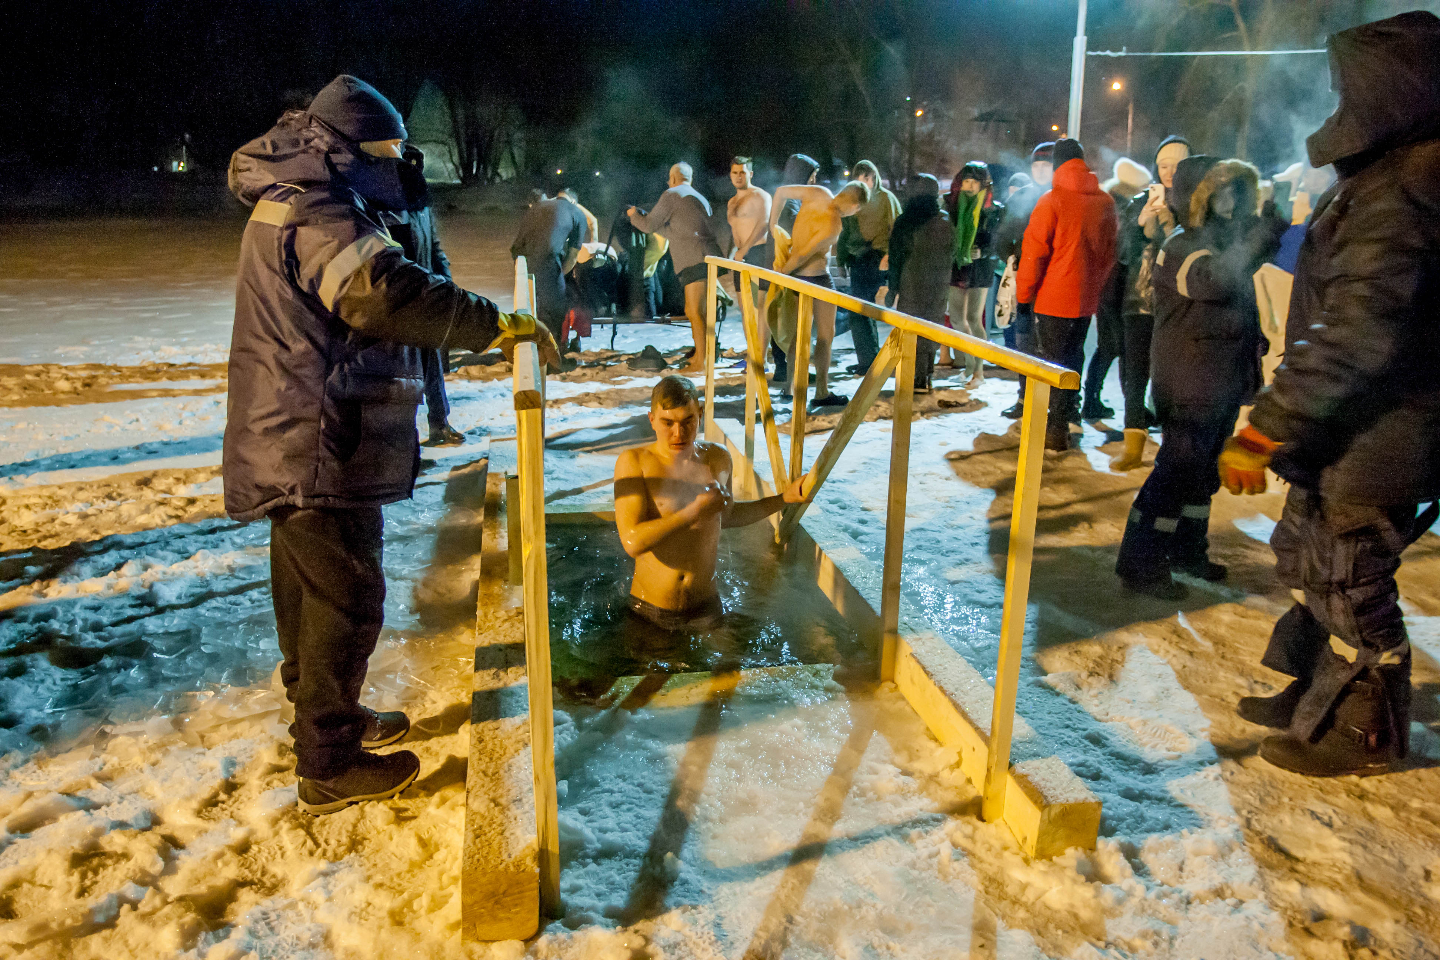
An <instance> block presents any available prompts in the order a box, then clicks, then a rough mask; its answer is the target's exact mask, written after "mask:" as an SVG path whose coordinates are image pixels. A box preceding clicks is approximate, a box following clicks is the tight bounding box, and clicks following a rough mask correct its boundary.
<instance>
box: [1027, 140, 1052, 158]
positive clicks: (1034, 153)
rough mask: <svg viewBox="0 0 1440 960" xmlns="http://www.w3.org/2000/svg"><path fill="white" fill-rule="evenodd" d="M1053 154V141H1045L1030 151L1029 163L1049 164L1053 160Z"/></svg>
mask: <svg viewBox="0 0 1440 960" xmlns="http://www.w3.org/2000/svg"><path fill="white" fill-rule="evenodd" d="M1054 153H1055V141H1053V140H1046V141H1045V142H1044V143H1038V144H1036V145H1035V149H1034V150H1031V151H1030V162H1031V163H1041V162H1046V163H1049V162H1051V161H1052V160H1053V158H1054Z"/></svg>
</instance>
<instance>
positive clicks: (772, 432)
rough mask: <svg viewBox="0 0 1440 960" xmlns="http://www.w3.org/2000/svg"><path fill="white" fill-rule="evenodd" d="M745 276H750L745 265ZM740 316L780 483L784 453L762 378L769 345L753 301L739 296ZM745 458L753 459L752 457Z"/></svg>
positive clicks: (773, 466)
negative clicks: (761, 340) (756, 314)
mask: <svg viewBox="0 0 1440 960" xmlns="http://www.w3.org/2000/svg"><path fill="white" fill-rule="evenodd" d="M746 275H747V276H749V271H748V265H747V271H746ZM740 317H741V320H742V322H743V323H744V324H745V355H746V358H747V363H746V370H747V373H748V375H749V376H750V377H751V378H753V379H754V381H755V388H756V394H755V399H756V400H758V401H759V406H760V423H761V426H762V428H763V429H764V431H765V448H766V451H767V452H768V454H769V456H770V476H771V477H772V478H774V480H775V482H776V483H780V482H781V481H782V480H783V479H784V477H785V476H786V469H785V454H784V453H783V452H782V451H781V449H780V431H779V429H778V428H777V427H776V426H775V410H774V408H773V407H772V406H771V404H770V388H769V386H768V385H767V384H766V381H765V351H766V350H767V349H768V348H769V346H770V345H769V344H768V343H760V342H759V340H760V326H759V323H760V321H759V320H758V319H757V318H756V316H755V304H754V301H753V300H744V299H742V302H741V304H740ZM747 459H749V460H750V461H751V462H752V463H753V462H754V458H753V457H747Z"/></svg>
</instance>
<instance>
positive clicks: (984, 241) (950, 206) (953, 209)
mask: <svg viewBox="0 0 1440 960" xmlns="http://www.w3.org/2000/svg"><path fill="white" fill-rule="evenodd" d="M959 206H960V179H959V177H956V179H955V181H954V185H953V186H952V187H951V188H950V193H949V194H948V195H947V196H946V197H945V213H946V214H947V215H948V216H949V218H950V222H951V223H952V224H955V225H956V229H957V230H958V229H959V224H958V221H957V220H956V219H955V217H956V214H957V211H958V208H959ZM972 216H973V214H972ZM1004 220H1005V204H1003V203H1000V202H998V201H997V200H996V199H995V196H994V193H993V191H992V190H991V188H990V185H989V184H986V186H985V189H984V190H982V191H980V218H979V221H978V222H977V223H976V225H975V241H974V243H973V244H972V245H973V246H976V247H979V248H980V256H979V257H977V258H976V259H974V260H972V261H970V262H969V263H967V264H965V265H964V266H960V265H959V264H957V263H951V264H950V283H951V284H952V285H953V286H957V287H989V286H990V281H992V280H994V279H995V263H996V261H995V256H994V254H995V246H996V240H997V237H998V234H999V232H1000V224H1001V223H1003V222H1004ZM1003 268H1004V265H1003V263H1002V265H1001V269H1003Z"/></svg>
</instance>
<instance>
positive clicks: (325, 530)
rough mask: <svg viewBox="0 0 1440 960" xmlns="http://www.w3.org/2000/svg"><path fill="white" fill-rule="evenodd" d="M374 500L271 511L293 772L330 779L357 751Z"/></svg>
mask: <svg viewBox="0 0 1440 960" xmlns="http://www.w3.org/2000/svg"><path fill="white" fill-rule="evenodd" d="M383 536H384V521H383V519H382V518H381V515H380V508H379V507H361V508H357V509H349V510H332V509H323V508H313V509H312V508H305V509H302V508H299V507H280V508H278V509H276V510H273V511H271V513H270V589H271V592H272V594H273V599H274V603H275V630H276V633H278V634H279V637H280V653H281V654H282V655H283V656H284V658H285V659H284V661H283V662H282V663H281V665H280V679H281V680H282V681H283V682H284V684H285V694H286V696H287V697H289V699H290V701H291V702H292V703H294V704H295V723H294V725H293V726H291V727H290V733H291V736H293V737H294V738H295V755H296V757H297V758H298V760H299V762H298V763H297V764H296V766H295V772H296V774H298V775H299V776H301V777H308V778H311V779H317V780H328V779H330V778H331V777H334V776H337V775H339V774H341V773H343V772H345V770H347V769H348V768H349V767H350V766H351V765H352V764H353V763H354V762H355V760H356V758H357V757H358V756H359V755H360V739H361V736H362V735H363V734H364V732H365V723H366V715H365V714H364V713H363V712H362V711H361V709H360V689H361V687H362V686H363V685H364V683H365V669H366V666H367V665H368V662H369V659H370V654H371V653H373V652H374V651H375V642H376V640H377V639H378V638H379V636H380V627H381V624H382V623H383V622H384V620H385V575H384V573H383V572H382V571H381V568H380V558H381V550H382V546H383Z"/></svg>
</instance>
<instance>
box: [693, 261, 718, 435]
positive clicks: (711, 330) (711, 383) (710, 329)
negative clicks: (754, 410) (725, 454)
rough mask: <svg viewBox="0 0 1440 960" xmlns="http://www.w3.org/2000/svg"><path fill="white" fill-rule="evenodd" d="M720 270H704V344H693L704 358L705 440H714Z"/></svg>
mask: <svg viewBox="0 0 1440 960" xmlns="http://www.w3.org/2000/svg"><path fill="white" fill-rule="evenodd" d="M719 281H720V268H719V267H717V266H715V264H713V263H712V264H708V265H707V267H706V270H705V344H704V346H703V347H702V346H701V345H700V344H698V343H697V344H695V349H696V350H704V351H705V352H704V353H703V354H702V356H704V357H705V439H707V440H716V439H718V436H717V434H716V432H715V347H716V344H715V309H716V300H717V299H718V298H719V293H720V291H719V289H718V288H719Z"/></svg>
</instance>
